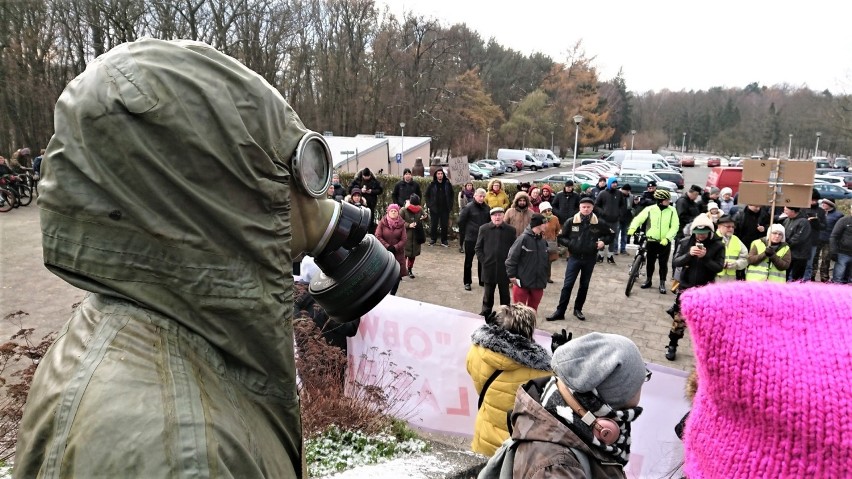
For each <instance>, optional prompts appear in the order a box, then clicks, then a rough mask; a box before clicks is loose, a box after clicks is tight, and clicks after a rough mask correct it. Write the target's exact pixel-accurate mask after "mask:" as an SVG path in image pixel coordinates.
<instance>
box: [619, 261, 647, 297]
mask: <svg viewBox="0 0 852 479" xmlns="http://www.w3.org/2000/svg"><path fill="white" fill-rule="evenodd" d="M644 265H645V254H644V253H637V254H636V257H635V258H633V264H632V265H630V274H629V276H628V277H627V287H626V288H624V295H625V296H627V297H628V298H629V297H630V290H632V289H633V284H634V283H635V282H636V278H638V277H639V271H641V270H642V266H644Z"/></svg>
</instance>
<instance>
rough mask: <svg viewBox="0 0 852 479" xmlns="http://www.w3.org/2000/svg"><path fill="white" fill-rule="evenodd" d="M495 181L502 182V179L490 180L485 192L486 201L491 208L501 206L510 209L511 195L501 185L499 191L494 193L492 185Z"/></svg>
mask: <svg viewBox="0 0 852 479" xmlns="http://www.w3.org/2000/svg"><path fill="white" fill-rule="evenodd" d="M495 183H500V180H491V181H489V182H488V191H487V192H486V193H485V203H487V204H488V207H489V208H497V207H498V206H499V207H500V208H503V209H504V210H505V209H508V208H509V204H510V202H509V195H507V194H506V191H504V190H503V188H502V187H501V188H500V190H499V191H497V193H494V190H492V189H491V188H492V186H493V185H494V184H495ZM500 184H501V185H502V183H500Z"/></svg>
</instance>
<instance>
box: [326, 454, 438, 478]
mask: <svg viewBox="0 0 852 479" xmlns="http://www.w3.org/2000/svg"><path fill="white" fill-rule="evenodd" d="M452 470H453V465H452V464H449V463H447V461H446V460H445V459H441V458H439V457H438V456H436V455H434V454H425V455H422V456H405V457H400V458H397V459H393V460H390V461H387V462H383V463H380V464H371V465H369V466H360V467H356V468H354V469H349V470H347V471H343V472H340V473H337V474H334V475H331V476H326V477H328V478H329V479H357V478H365V477H369V478H370V479H399V478H402V477H405V478H409V479H429V478H434V477H441V475H442V474H446V473H448V472H451V471H452Z"/></svg>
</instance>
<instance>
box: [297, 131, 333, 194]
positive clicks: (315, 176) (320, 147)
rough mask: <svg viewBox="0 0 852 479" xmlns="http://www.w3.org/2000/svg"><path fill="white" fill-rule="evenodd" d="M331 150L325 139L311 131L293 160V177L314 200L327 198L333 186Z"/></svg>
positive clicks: (304, 138) (298, 148)
mask: <svg viewBox="0 0 852 479" xmlns="http://www.w3.org/2000/svg"><path fill="white" fill-rule="evenodd" d="M331 169H332V166H331V149H330V148H329V147H328V143H326V142H325V138H323V137H322V135H320V134H319V133H316V132H313V131H310V132H308V133H306V134H305V136H303V137H302V139H301V140H300V141H299V146H297V147H296V155H295V157H294V158H293V176H294V177H295V178H296V180H297V181H298V183H299V185H300V186H301V187H302V189H304V190H305V192H306V193H308V194H309V195H311V196H313V197H314V198H322V197H324V196H325V194H326V191H327V190H328V187H329V186H331Z"/></svg>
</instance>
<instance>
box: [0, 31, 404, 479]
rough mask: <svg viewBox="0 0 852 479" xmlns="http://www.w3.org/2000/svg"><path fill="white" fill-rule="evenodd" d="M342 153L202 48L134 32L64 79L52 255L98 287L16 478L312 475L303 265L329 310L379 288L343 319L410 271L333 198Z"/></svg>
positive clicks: (54, 262) (49, 387)
mask: <svg viewBox="0 0 852 479" xmlns="http://www.w3.org/2000/svg"><path fill="white" fill-rule="evenodd" d="M328 153H329V152H328V148H327V145H326V144H325V141H324V140H323V139H322V137H321V136H320V135H317V134H316V133H313V132H309V131H308V130H307V129H306V128H305V127H304V125H303V124H302V122H301V120H300V119H299V117H298V116H297V115H296V113H295V112H294V111H293V110H292V108H291V107H290V106H289V105H288V104H287V103H286V102H285V101H284V99H283V98H282V97H281V95H280V94H279V93H278V92H277V91H276V90H275V89H274V88H272V87H271V86H270V85H269V84H268V83H267V82H266V81H264V80H263V78H261V77H260V76H259V75H257V74H256V73H254V72H252V71H251V70H249V69H248V68H246V67H245V66H243V65H242V64H240V63H239V62H237V61H236V60H234V59H233V58H230V57H228V56H226V55H224V54H222V53H220V52H218V51H216V50H215V49H214V48H212V47H210V46H209V45H205V44H203V43H198V42H190V41H161V40H154V39H144V40H139V41H135V42H132V43H126V44H123V45H120V46H118V47H116V48H115V49H113V50H112V51H110V52H108V53H106V54H104V55H102V56H100V57H99V58H97V59H96V60H95V61H94V62H92V63H91V64H90V65H89V66H88V68H87V69H86V71H85V72H84V73H82V74H81V75H80V76H79V77H77V78H76V79H74V80H73V81H72V82H71V83H70V84H69V85H68V86H67V88H66V89H65V91H64V92H63V93H62V95H61V97H60V98H59V100H58V102H57V105H56V110H55V134H54V136H53V138H52V139H51V141H50V144H49V146H48V149H47V153H46V155H45V159H44V163H43V165H42V172H43V177H42V181H41V183H40V185H39V186H40V190H41V193H42V194H41V197H40V199H39V206H40V208H41V227H42V235H43V249H44V262H45V264H46V266H47V267H48V268H49V269H50V270H51V271H52V272H53V273H55V274H56V275H58V276H60V277H61V278H63V279H64V280H66V281H67V282H69V283H71V284H72V285H74V286H76V287H78V288H81V289H84V290H86V291H89V293H88V294H87V295H86V297H85V299H84V300H83V302H82V303H81V304H80V305H79V307H78V308H77V309H76V310H75V311H74V312H73V314H72V317H71V319H70V320H69V321H68V323H66V325H65V327H64V328H63V330H62V331H61V333H60V334H59V336H58V338H57V340H56V342H55V343H54V344H53V345H52V347H51V348H50V350H49V352H48V353H47V354H46V356H45V357H44V359H43V360H42V362H41V364H40V365H39V367H38V370H37V372H36V374H35V378H34V380H33V383H32V387H31V390H30V394H29V399H28V402H27V406H26V410H25V413H24V417H23V420H22V422H21V426H20V433H19V437H18V443H17V452H16V458H15V469H14V475H15V476H16V477H21V478H24V477H27V478H29V477H95V476H97V477H240V478H254V477H279V478H291V477H301V476H306V475H307V471H306V470H305V467H304V465H303V455H302V449H303V445H302V437H301V422H300V415H299V414H300V411H299V397H298V393H297V387H296V371H295V360H294V350H293V348H294V346H293V331H292V324H291V320H292V309H293V277H292V260H293V258H295V257H297V256H299V255H301V254H302V253H307V254H310V255H311V256H314V257H315V258H316V262H317V264H318V265H319V266H320V268H321V269H323V274H321V275H319V276H320V278H319V279H317V280H315V281H317V282H316V283H312V284H311V288H312V293H315V294H316V295H317V301H318V302H322V298H323V297H324V295H326V296H327V297H331V296H335V295H338V296H337V297H335V298H333V299H334V301H335V303H339V304H345V305H347V306H346V307H347V308H352V301H343V300H342V299H341V297H340V296H342V295H346V294H349V295H353V299H354V298H356V297H357V298H362V297H364V296H368V297H370V300H369V301H367V302H366V303H365V304H362V305H361V307H360V308H354V309H350V310H349V311H340V307H338V313H340V315H346V314H347V313H351V314H350V315H351V316H354V317H351V318H349V319H355V317H357V316H359V315H360V314H363V313H364V312H366V311H368V310H369V309H370V308H372V306H374V305H375V304H376V302H378V300H379V299H381V297H383V296H384V295H385V294H387V292H388V291H389V290H390V287H391V286H392V283H393V282H394V281H395V279H396V277H398V276H399V273H398V269H395V268H398V266H396V262H395V261H394V260H393V256H392V255H390V254H389V253H387V252H386V251H385V249H384V248H381V245H378V247H377V246H376V244H377V242H375V240H374V239H373V238H372V237H370V236H366V237H365V236H364V235H365V234H366V229H367V226H368V224H369V217H366V216H364V215H362V214H361V212H360V211H358V209H357V208H354V207H351V209H349V208H348V205H345V206H341V205H340V203H337V202H334V201H333V200H328V199H326V198H325V191H326V190H327V189H328V186H329V185H330V184H331V172H332V168H331V159H330V154H328ZM312 155H313V157H312ZM324 156H325V157H324ZM311 158H313V159H311ZM352 210H355V211H354V212H353V211H352ZM341 261H342V262H343V263H347V262H349V263H350V264H349V265H348V266H340V267H338V266H337V265H340V264H341ZM368 263H369V264H370V266H376V267H372V268H366V267H364V265H365V264H368ZM353 264H354V266H353ZM332 265H334V266H332ZM377 271H379V273H377ZM325 273H328V276H326V274H325ZM347 275H348V277H349V279H344V278H343V276H347ZM336 280H339V281H341V282H345V281H349V284H350V285H351V284H356V285H358V284H365V283H382V286H381V287H379V288H376V289H372V290H370V291H366V292H365V291H362V292H353V291H352V288H351V287H349V288H336V289H335V287H334V285H335V281H336ZM315 286H316V290H315V289H314V288H315ZM356 289H357V288H356ZM356 294H357V296H354V295H356ZM356 302H357V301H356ZM356 309H357V311H356Z"/></svg>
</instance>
